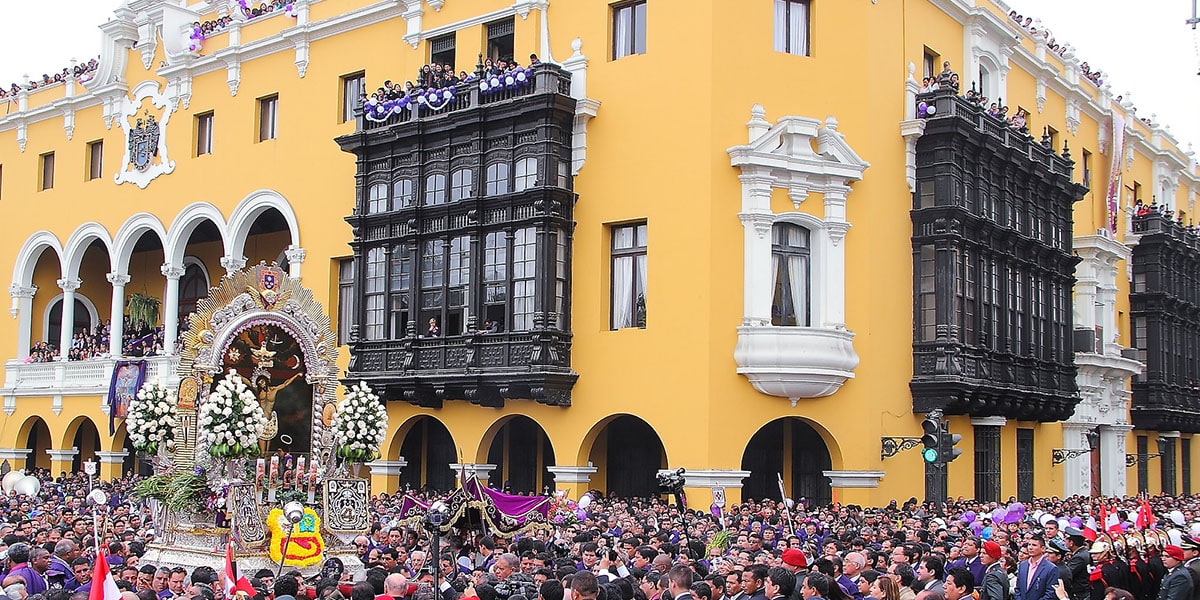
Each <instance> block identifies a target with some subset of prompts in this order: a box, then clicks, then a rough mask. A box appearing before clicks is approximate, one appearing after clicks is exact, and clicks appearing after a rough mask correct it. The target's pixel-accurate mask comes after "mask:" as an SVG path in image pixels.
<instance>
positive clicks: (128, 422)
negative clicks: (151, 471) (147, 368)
mask: <svg viewBox="0 0 1200 600" xmlns="http://www.w3.org/2000/svg"><path fill="white" fill-rule="evenodd" d="M178 404H179V402H178V398H176V396H175V390H172V389H171V388H168V387H167V386H165V385H163V382H161V381H148V382H146V383H144V384H142V388H141V389H139V390H138V392H137V395H136V396H134V397H133V398H131V399H130V400H129V412H128V413H127V416H126V417H125V430H126V431H127V432H128V434H129V442H130V443H131V444H133V447H134V448H136V449H138V450H141V451H143V452H146V453H148V454H156V453H157V452H158V447H159V445H162V446H163V447H165V448H166V449H167V451H168V452H171V451H174V450H175V428H176V426H177V425H178V420H177V419H176V417H175V410H176V406H177V405H178Z"/></svg>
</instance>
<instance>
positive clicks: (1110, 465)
mask: <svg viewBox="0 0 1200 600" xmlns="http://www.w3.org/2000/svg"><path fill="white" fill-rule="evenodd" d="M1131 429H1133V426H1132V425H1105V426H1103V427H1101V428H1100V472H1101V473H1103V475H1102V476H1101V477H1100V494H1101V495H1103V496H1124V495H1125V494H1127V493H1128V491H1127V489H1126V486H1127V485H1128V484H1127V483H1126V481H1125V473H1126V470H1127V469H1128V467H1126V466H1125V436H1126V434H1128V433H1129V430H1131Z"/></svg>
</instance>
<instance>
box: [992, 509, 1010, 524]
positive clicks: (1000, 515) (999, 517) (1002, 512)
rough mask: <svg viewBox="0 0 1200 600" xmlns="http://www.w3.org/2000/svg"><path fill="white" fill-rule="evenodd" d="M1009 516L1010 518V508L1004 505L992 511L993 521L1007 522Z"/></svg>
mask: <svg viewBox="0 0 1200 600" xmlns="http://www.w3.org/2000/svg"><path fill="white" fill-rule="evenodd" d="M1007 518H1008V509H1007V508H1004V507H1003V506H1000V507H997V508H996V510H993V511H992V522H993V523H1007V522H1008V521H1006V520H1005V519H1007Z"/></svg>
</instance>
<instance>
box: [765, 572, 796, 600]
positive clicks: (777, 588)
mask: <svg viewBox="0 0 1200 600" xmlns="http://www.w3.org/2000/svg"><path fill="white" fill-rule="evenodd" d="M763 589H764V590H766V592H767V598H769V599H770V600H787V599H788V598H791V597H792V592H794V591H796V575H795V574H793V573H792V572H791V571H789V570H787V569H785V568H783V567H773V568H772V569H771V570H770V571H767V579H766V581H765V582H764V585H763Z"/></svg>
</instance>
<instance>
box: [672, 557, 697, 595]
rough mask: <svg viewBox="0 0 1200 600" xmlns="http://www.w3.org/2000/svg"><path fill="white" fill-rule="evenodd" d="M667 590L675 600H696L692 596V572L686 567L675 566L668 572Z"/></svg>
mask: <svg viewBox="0 0 1200 600" xmlns="http://www.w3.org/2000/svg"><path fill="white" fill-rule="evenodd" d="M667 579H668V580H669V583H668V584H667V590H669V591H670V592H671V597H672V598H674V599H675V600H696V596H695V595H694V594H692V570H691V569H690V568H688V567H686V566H684V565H675V566H673V567H671V570H670V571H667Z"/></svg>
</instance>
